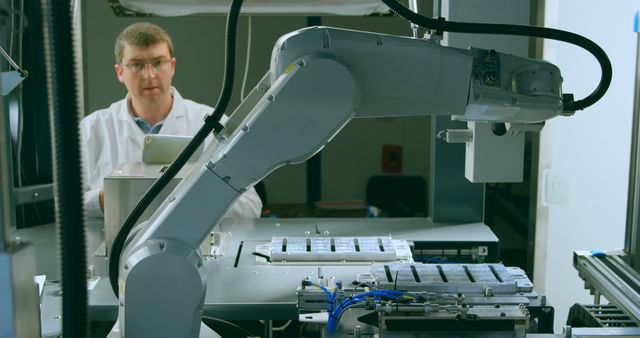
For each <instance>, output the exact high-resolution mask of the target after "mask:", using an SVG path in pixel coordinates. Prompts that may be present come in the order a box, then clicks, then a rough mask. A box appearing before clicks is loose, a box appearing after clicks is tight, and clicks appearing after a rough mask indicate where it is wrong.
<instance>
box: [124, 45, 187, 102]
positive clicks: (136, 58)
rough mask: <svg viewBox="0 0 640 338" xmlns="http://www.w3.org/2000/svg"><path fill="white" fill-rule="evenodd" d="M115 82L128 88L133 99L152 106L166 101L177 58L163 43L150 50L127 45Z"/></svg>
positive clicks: (151, 47) (149, 48) (150, 47)
mask: <svg viewBox="0 0 640 338" xmlns="http://www.w3.org/2000/svg"><path fill="white" fill-rule="evenodd" d="M115 70H116V75H117V76H118V80H119V81H120V82H122V83H124V85H125V86H126V87H127V90H129V94H130V95H131V98H132V99H133V100H136V101H137V103H140V104H154V103H158V102H161V101H162V100H164V99H166V98H167V96H168V95H171V93H170V87H171V80H172V79H173V74H174V73H175V70H176V59H175V58H172V57H171V55H170V54H169V47H168V46H167V44H166V43H159V44H156V45H152V46H149V47H138V46H132V45H128V44H127V45H126V46H125V48H124V51H123V54H122V63H121V64H116V65H115Z"/></svg>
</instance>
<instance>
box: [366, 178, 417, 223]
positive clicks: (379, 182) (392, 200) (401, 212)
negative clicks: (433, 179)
mask: <svg viewBox="0 0 640 338" xmlns="http://www.w3.org/2000/svg"><path fill="white" fill-rule="evenodd" d="M366 194H367V205H372V206H375V207H378V208H380V209H381V210H382V213H383V215H384V216H388V217H415V216H426V215H427V181H426V180H425V179H424V177H421V176H408V175H374V176H371V177H370V178H369V179H368V180H367V193H366Z"/></svg>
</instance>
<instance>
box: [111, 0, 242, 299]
mask: <svg viewBox="0 0 640 338" xmlns="http://www.w3.org/2000/svg"><path fill="white" fill-rule="evenodd" d="M242 2H243V0H233V2H232V3H231V7H230V8H229V13H228V15H227V25H226V33H225V59H224V60H225V67H224V79H223V84H222V90H221V92H220V96H219V98H218V102H217V103H216V106H215V110H214V113H213V114H210V115H208V116H207V117H206V118H205V120H204V125H203V126H202V128H200V130H198V132H197V133H196V135H195V136H194V137H193V139H192V140H191V141H190V142H189V144H187V146H186V147H185V149H184V150H183V151H182V152H181V153H180V155H178V157H177V158H176V159H175V161H173V163H171V165H170V166H169V168H168V169H167V170H166V171H165V172H164V173H163V174H162V176H160V178H158V180H157V181H155V182H154V183H153V185H152V186H151V187H150V188H149V190H147V192H146V193H145V194H144V196H142V198H141V199H140V201H138V203H137V204H136V206H135V207H134V208H133V210H132V211H131V213H130V214H129V216H128V217H127V219H126V220H125V221H124V224H123V225H122V228H121V229H120V231H119V232H118V235H117V236H116V238H115V239H114V241H113V245H112V246H111V253H110V254H109V281H110V283H111V289H112V290H113V293H114V294H115V295H116V298H119V296H120V295H119V293H118V275H119V273H120V271H119V268H120V255H121V254H122V250H123V248H124V243H125V241H126V239H127V236H128V235H129V233H130V232H131V229H133V227H134V226H135V224H136V222H137V221H138V219H139V218H140V216H142V213H144V211H145V210H146V209H147V207H148V206H149V204H151V202H152V201H153V200H154V199H155V198H156V196H158V194H159V193H160V192H161V191H162V190H163V189H164V187H165V186H166V185H167V184H168V183H169V182H170V181H171V180H172V179H173V178H174V177H175V176H176V174H177V173H178V172H179V171H180V169H181V168H182V167H183V166H184V164H185V163H187V160H189V158H191V155H193V153H194V152H195V150H196V149H198V147H199V146H200V144H202V142H204V140H205V139H206V138H207V136H209V134H210V133H211V131H212V130H213V131H214V133H216V134H217V133H219V132H220V130H222V128H223V127H222V125H221V124H220V122H219V121H220V117H221V116H222V114H224V112H225V110H226V109H227V106H228V105H229V100H230V99H231V92H232V89H233V80H234V75H235V74H234V73H235V52H236V51H235V49H236V33H237V28H238V17H239V16H240V9H241V7H242Z"/></svg>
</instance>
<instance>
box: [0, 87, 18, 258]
mask: <svg viewBox="0 0 640 338" xmlns="http://www.w3.org/2000/svg"><path fill="white" fill-rule="evenodd" d="M0 85H1V84H0ZM9 125H10V124H9V114H5V111H4V104H3V100H2V97H0V149H2V150H3V151H0V250H3V249H5V248H6V247H8V246H9V242H10V239H9V233H10V231H11V229H13V228H15V224H16V215H15V204H14V201H13V159H12V158H11V156H12V151H11V150H12V149H13V144H12V143H11V131H10V130H9Z"/></svg>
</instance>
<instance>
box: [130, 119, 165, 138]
mask: <svg viewBox="0 0 640 338" xmlns="http://www.w3.org/2000/svg"><path fill="white" fill-rule="evenodd" d="M133 120H134V121H136V124H137V125H138V127H140V130H142V132H143V133H145V134H158V133H160V129H162V125H163V124H164V120H162V121H160V122H158V123H156V124H155V125H154V126H153V127H152V126H151V125H150V124H149V122H147V121H146V120H145V119H143V118H142V117H139V116H136V117H134V118H133Z"/></svg>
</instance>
